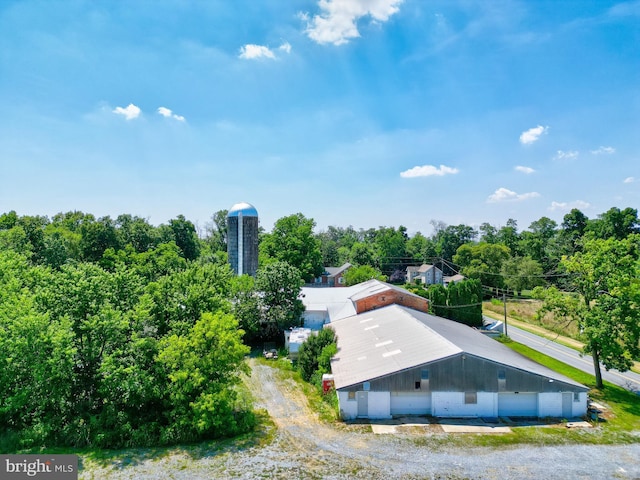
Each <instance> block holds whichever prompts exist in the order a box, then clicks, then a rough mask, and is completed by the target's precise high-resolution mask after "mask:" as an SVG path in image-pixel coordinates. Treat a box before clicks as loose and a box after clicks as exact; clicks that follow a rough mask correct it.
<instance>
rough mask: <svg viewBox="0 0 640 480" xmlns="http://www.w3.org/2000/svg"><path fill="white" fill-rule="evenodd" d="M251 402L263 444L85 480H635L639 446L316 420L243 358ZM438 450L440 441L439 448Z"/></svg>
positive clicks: (267, 370)
mask: <svg viewBox="0 0 640 480" xmlns="http://www.w3.org/2000/svg"><path fill="white" fill-rule="evenodd" d="M251 367H252V375H251V378H250V380H249V382H248V383H249V386H250V388H251V389H252V390H253V392H254V395H255V397H256V398H258V399H260V400H259V403H258V404H257V405H256V406H257V407H258V408H264V409H266V410H267V411H268V412H269V415H270V416H271V418H272V420H273V421H274V423H275V425H276V426H277V432H276V433H275V438H274V441H273V442H271V443H269V444H268V445H266V446H249V447H247V448H238V447H228V448H223V449H222V450H217V451H203V450H200V449H195V448H194V449H184V450H179V449H176V450H175V451H172V452H170V453H168V454H165V455H163V456H162V457H157V458H153V457H152V456H150V457H149V458H146V459H145V458H144V456H143V458H141V459H140V460H138V461H133V462H129V463H128V464H127V465H122V464H113V465H109V466H103V467H100V468H96V467H94V466H91V467H90V468H89V469H87V470H85V471H83V472H82V474H81V478H83V479H89V478H95V479H103V478H113V479H165V478H171V479H185V480H197V479H212V478H216V479H217V478H224V479H226V478H239V479H241V478H242V479H267V478H282V479H312V478H327V479H351V478H355V479H388V478H407V479H414V478H415V479H418V478H425V479H452V480H453V479H499V480H508V479H514V480H515V479H518V480H522V479H562V480H565V479H610V478H611V479H613V478H616V479H640V444H634V445H621V446H591V445H569V446H553V447H533V446H523V447H515V448H501V449H495V448H479V447H474V448H473V449H471V448H469V449H464V448H463V449H461V448H460V447H455V448H454V447H450V446H444V447H443V446H442V442H434V446H429V442H425V443H426V445H425V446H418V445H416V442H415V441H413V440H415V436H414V437H413V438H411V437H410V436H402V435H401V436H397V435H375V434H373V433H371V432H370V430H369V429H368V428H365V427H356V428H347V427H340V426H338V427H335V426H331V425H326V424H323V423H321V422H320V421H318V419H317V417H316V415H315V414H314V413H313V412H312V411H310V410H309V408H308V406H307V402H306V398H305V397H304V396H303V395H302V394H301V393H300V392H299V391H298V388H297V386H296V385H295V383H293V382H292V381H291V382H288V381H283V380H281V379H280V378H279V377H278V376H277V374H276V370H275V369H274V368H272V367H270V366H268V365H264V364H260V363H259V362H255V361H254V360H252V361H251ZM445 445H446V443H445Z"/></svg>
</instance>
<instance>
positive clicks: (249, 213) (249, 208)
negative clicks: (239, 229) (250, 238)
mask: <svg viewBox="0 0 640 480" xmlns="http://www.w3.org/2000/svg"><path fill="white" fill-rule="evenodd" d="M241 213H242V216H243V217H257V216H258V211H257V210H256V207H254V206H253V205H251V204H250V203H247V202H240V203H236V204H235V205H234V206H233V207H231V209H230V210H229V213H228V214H227V217H238V216H239V215H240V214H241Z"/></svg>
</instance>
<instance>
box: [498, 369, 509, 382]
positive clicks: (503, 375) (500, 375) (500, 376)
mask: <svg viewBox="0 0 640 480" xmlns="http://www.w3.org/2000/svg"><path fill="white" fill-rule="evenodd" d="M506 378H507V372H505V371H504V370H498V380H505V379H506Z"/></svg>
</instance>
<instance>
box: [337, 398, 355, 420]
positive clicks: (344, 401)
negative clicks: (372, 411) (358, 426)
mask: <svg viewBox="0 0 640 480" xmlns="http://www.w3.org/2000/svg"><path fill="white" fill-rule="evenodd" d="M337 393H338V404H339V405H340V416H341V417H342V419H343V420H354V419H355V418H356V417H357V416H358V402H357V401H356V400H355V398H354V399H353V400H349V392H344V391H338V392H337Z"/></svg>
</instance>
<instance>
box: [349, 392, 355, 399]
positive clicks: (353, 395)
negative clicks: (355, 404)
mask: <svg viewBox="0 0 640 480" xmlns="http://www.w3.org/2000/svg"><path fill="white" fill-rule="evenodd" d="M355 399H356V392H349V394H348V396H347V400H355Z"/></svg>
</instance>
